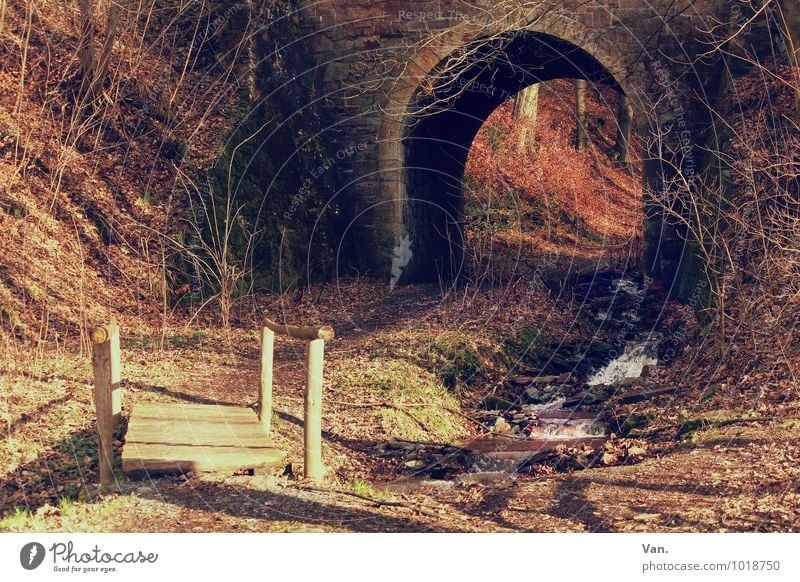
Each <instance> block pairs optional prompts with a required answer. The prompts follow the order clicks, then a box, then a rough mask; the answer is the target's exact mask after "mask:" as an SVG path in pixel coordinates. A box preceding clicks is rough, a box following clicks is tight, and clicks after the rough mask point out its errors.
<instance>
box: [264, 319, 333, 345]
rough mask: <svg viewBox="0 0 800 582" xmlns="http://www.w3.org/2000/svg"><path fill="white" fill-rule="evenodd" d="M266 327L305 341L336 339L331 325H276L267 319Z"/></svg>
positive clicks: (265, 321)
mask: <svg viewBox="0 0 800 582" xmlns="http://www.w3.org/2000/svg"><path fill="white" fill-rule="evenodd" d="M264 327H266V328H268V329H270V330H272V331H273V332H275V333H277V334H281V335H287V336H289V337H293V338H297V339H304V340H315V339H321V340H325V341H328V340H332V339H333V338H334V337H336V334H335V333H334V332H333V328H332V327H331V326H330V325H320V326H314V325H289V324H287V323H276V322H274V321H272V320H271V319H266V320H264Z"/></svg>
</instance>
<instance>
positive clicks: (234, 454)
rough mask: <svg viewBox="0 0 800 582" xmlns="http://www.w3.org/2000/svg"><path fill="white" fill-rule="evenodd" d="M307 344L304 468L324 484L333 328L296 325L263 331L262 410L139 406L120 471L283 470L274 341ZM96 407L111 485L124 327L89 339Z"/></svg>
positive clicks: (103, 467)
mask: <svg viewBox="0 0 800 582" xmlns="http://www.w3.org/2000/svg"><path fill="white" fill-rule="evenodd" d="M276 334H279V335H285V336H288V337H292V338H298V339H302V340H305V341H306V386H305V419H304V440H305V443H304V444H305V455H304V457H305V458H304V462H305V463H304V469H305V475H306V477H307V478H309V479H312V480H314V481H320V480H322V478H323V476H324V472H325V469H324V466H323V464H322V379H323V375H322V370H323V360H324V350H325V347H324V346H325V341H326V340H331V339H333V337H334V331H333V329H332V328H331V327H329V326H322V327H314V326H295V325H285V324H278V323H275V322H273V321H270V320H267V321H266V322H265V324H264V327H263V328H262V330H261V381H260V390H259V398H258V412H257V413H255V412H254V411H253V410H251V409H250V408H246V407H238V406H221V405H208V404H186V403H177V404H176V403H160V402H139V403H137V404H135V405H134V406H133V409H132V410H131V413H130V418H129V421H128V431H127V433H126V435H125V444H124V446H123V448H122V470H123V472H124V473H125V474H127V475H130V476H142V475H147V476H149V475H161V474H165V473H185V472H187V471H195V472H198V471H199V472H225V473H232V472H237V471H242V470H252V471H253V472H256V471H263V470H268V469H269V468H272V467H277V466H282V465H283V463H284V461H285V457H286V455H285V453H284V452H283V451H280V450H279V449H278V448H277V447H276V446H275V444H274V443H273V441H272V439H271V437H270V433H271V422H270V421H271V419H272V369H273V353H274V343H275V335H276ZM90 337H91V340H92V345H93V350H92V366H93V371H94V388H95V390H94V391H95V404H96V409H97V432H98V453H99V454H98V457H99V460H100V481H101V483H102V484H104V485H106V484H109V483H111V482H113V479H114V472H113V458H114V455H113V432H114V429H115V428H116V426H117V424H118V423H119V420H120V416H121V411H122V386H121V353H120V337H119V326H117V324H116V323H113V322H112V323H110V324H107V325H102V326H97V327H95V328H93V329H92V330H91V334H90Z"/></svg>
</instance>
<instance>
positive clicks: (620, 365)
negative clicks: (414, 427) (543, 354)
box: [395, 273, 663, 488]
mask: <svg viewBox="0 0 800 582" xmlns="http://www.w3.org/2000/svg"><path fill="white" fill-rule="evenodd" d="M578 288H579V289H581V288H582V289H583V290H584V293H585V294H584V296H583V297H579V299H582V301H583V305H584V306H585V307H586V313H587V314H588V316H589V317H591V318H593V319H594V321H595V322H596V323H597V324H598V334H597V335H598V337H599V336H601V335H602V337H603V338H604V339H605V341H600V340H597V342H596V343H597V346H599V349H597V347H596V346H594V345H590V346H589V347H588V348H587V347H583V346H562V345H559V347H558V350H559V351H563V352H564V353H565V356H561V354H559V353H558V351H557V352H556V353H554V354H553V356H552V357H551V361H550V362H548V364H547V366H550V367H545V369H543V370H523V372H524V373H523V374H520V375H518V376H515V377H512V378H510V379H509V382H508V386H509V390H510V391H513V392H510V393H513V394H518V395H519V396H518V397H517V398H515V399H514V402H513V405H510V406H507V407H506V408H505V409H499V408H495V409H492V410H485V411H483V412H482V415H481V416H480V420H481V422H482V423H483V424H484V425H485V426H487V427H488V428H489V429H490V430H491V432H490V433H489V434H486V435H482V436H479V437H477V438H473V439H470V440H468V441H466V442H463V443H457V444H456V445H453V446H449V447H440V448H436V447H431V446H430V445H428V446H425V445H422V446H420V445H415V444H411V443H399V446H400V447H402V448H403V449H404V451H405V453H406V455H405V458H407V459H408V460H406V461H405V465H406V467H407V468H408V469H409V471H410V473H411V475H409V477H410V480H408V481H407V480H405V479H403V480H402V481H401V482H399V483H397V484H396V487H395V488H402V487H414V486H418V485H422V486H425V485H428V486H436V487H447V486H450V485H452V484H455V483H459V482H496V481H502V480H503V479H504V478H509V477H512V476H513V475H514V474H516V473H517V472H519V471H521V470H523V469H525V468H526V467H528V466H530V465H532V464H535V463H537V462H541V461H542V460H544V459H546V458H548V457H551V456H552V454H553V453H554V452H556V451H559V450H565V449H569V450H571V451H575V450H587V451H592V450H598V449H599V448H600V447H602V445H603V444H604V443H605V442H606V441H607V440H608V436H607V435H608V432H609V431H608V427H607V426H605V424H604V423H603V422H602V420H601V417H602V410H603V407H604V405H605V402H606V401H607V400H608V399H609V398H611V397H612V396H615V395H617V394H618V393H627V391H629V390H631V389H633V388H634V387H633V385H634V384H636V381H635V380H633V379H635V378H640V377H641V376H642V375H643V374H645V375H646V374H647V373H648V372H649V369H648V367H653V366H655V365H656V364H657V361H658V357H657V354H658V345H659V342H661V341H662V339H663V336H662V334H660V333H658V332H653V331H651V330H652V329H653V327H654V322H655V320H656V318H657V316H658V313H657V312H656V311H654V310H653V309H652V307H650V305H649V304H648V303H647V302H646V290H645V289H643V288H642V286H641V285H639V284H638V283H636V282H635V281H631V280H628V279H622V278H619V277H617V276H614V274H613V273H606V274H599V275H594V278H593V280H592V281H591V282H590V283H589V284H586V285H584V286H583V287H581V286H580V284H579V285H578ZM594 343H595V342H593V344H594ZM619 350H621V353H619ZM544 372H548V374H544ZM509 398H510V397H509ZM496 400H497V401H498V402H503V400H500V399H496ZM465 469H466V471H465ZM434 481H438V482H436V483H434ZM414 483H416V485H414Z"/></svg>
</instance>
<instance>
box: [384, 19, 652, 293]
mask: <svg viewBox="0 0 800 582" xmlns="http://www.w3.org/2000/svg"><path fill="white" fill-rule="evenodd" d="M545 27H546V28H548V29H551V28H550V27H547V26H545ZM580 30H581V29H579V28H575V27H574V26H573V28H572V31H573V32H578V33H579V32H580ZM503 36H504V37H505V38H508V39H509V40H508V46H507V48H506V49H505V50H504V54H503V55H502V56H501V57H500V58H498V59H497V62H496V63H495V64H494V65H493V66H491V67H486V66H485V62H484V61H483V60H482V59H481V56H482V54H481V50H480V49H476V51H475V53H471V54H470V55H469V58H470V59H472V60H474V62H473V63H469V62H468V63H466V64H465V66H464V67H463V71H462V70H459V75H458V77H457V78H456V79H453V78H452V77H451V78H450V79H449V80H448V82H447V87H448V88H447V89H445V90H444V91H442V92H440V93H439V94H437V96H436V97H435V98H433V99H431V98H430V97H428V96H426V95H425V92H424V91H423V90H422V89H421V88H420V87H421V85H423V84H426V86H430V84H431V83H432V82H433V83H434V84H435V82H436V80H440V79H441V71H442V70H443V69H445V68H447V67H448V63H451V62H452V61H453V59H455V58H459V57H458V54H459V51H461V50H463V48H462V47H463V46H464V44H463V43H462V45H461V47H457V48H455V49H453V50H452V51H451V52H450V53H449V54H447V55H446V56H444V57H443V58H439V60H438V62H436V63H435V64H434V65H433V66H429V64H430V62H431V61H433V60H434V58H435V56H436V57H438V56H439V55H435V56H434V55H433V54H432V53H429V54H427V55H423V56H422V57H420V58H419V59H418V60H417V61H416V62H415V63H414V66H413V67H409V74H407V75H406V77H405V78H404V79H401V81H400V82H399V83H397V85H396V87H395V89H394V91H393V92H392V93H391V94H390V96H389V102H390V103H396V104H397V106H396V107H393V108H392V111H391V112H388V114H387V115H386V118H385V120H384V123H383V127H382V132H381V140H380V143H381V146H382V147H381V155H380V159H381V163H382V165H384V167H387V166H389V167H392V166H393V171H394V175H395V180H394V181H387V182H385V184H384V200H391V201H392V204H391V210H392V214H393V219H394V220H393V221H392V222H390V223H389V224H391V225H392V226H393V229H392V233H391V234H392V235H393V236H394V244H395V248H403V247H404V246H405V247H406V248H407V247H408V246H409V244H410V250H411V252H410V253H407V255H408V256H409V258H410V260H409V262H408V264H407V265H404V267H403V270H402V278H401V281H408V282H411V281H437V280H445V281H452V280H455V279H457V278H458V276H459V274H460V272H461V271H462V264H463V263H462V261H463V256H462V255H463V253H462V247H463V224H462V223H463V220H462V214H463V185H462V180H463V175H464V167H465V164H466V159H467V155H468V152H469V149H470V146H471V144H472V141H473V139H474V138H475V135H476V134H477V132H478V130H479V129H480V127H481V125H482V124H483V123H484V121H485V120H486V118H488V116H489V115H490V114H491V113H492V112H493V111H494V110H495V109H496V108H497V107H498V106H499V105H500V104H501V103H502V102H503V101H505V100H506V99H507V98H508V97H509V96H511V95H513V94H515V93H517V92H518V91H520V90H521V89H523V88H524V87H526V86H528V85H531V84H533V83H537V82H542V81H548V80H552V79H558V78H581V79H586V80H588V81H590V82H593V83H601V84H605V85H609V86H611V87H613V88H614V89H616V90H618V91H619V92H621V93H622V92H625V93H628V94H630V95H635V94H636V93H637V91H639V90H640V88H639V87H637V86H636V82H635V81H634V80H633V79H635V76H633V75H631V74H630V71H631V66H629V64H628V63H626V62H625V60H624V58H623V57H622V55H621V54H620V53H618V52H616V53H613V56H611V55H612V53H611V52H610V51H609V50H603V49H597V46H595V45H593V44H592V43H591V42H589V41H586V39H587V38H590V37H589V36H588V33H587V35H586V36H580V38H581V39H583V40H582V41H581V42H583V43H584V44H585V45H587V47H588V49H590V50H592V49H597V50H596V52H598V53H599V55H600V58H597V57H595V56H594V55H593V54H592V53H591V52H589V50H587V49H586V48H583V47H581V46H578V45H577V44H575V43H573V42H570V41H568V40H566V39H564V38H562V37H560V36H555V35H553V34H550V33H545V32H539V31H537V30H530V29H526V30H513V31H507V32H505V33H503ZM576 40H577V39H576ZM480 43H481V39H477V40H476V41H473V43H472V44H473V45H477V46H480ZM492 54H493V56H497V55H496V53H492ZM601 59H602V60H601ZM426 66H428V69H427V70H425V67H426ZM611 69H613V70H614V71H616V75H618V76H619V78H620V80H619V81H618V80H617V77H616V76H615V74H613V73H612V72H611ZM422 70H424V71H425V72H424V74H417V71H422ZM432 79H434V81H431V80H432ZM635 100H636V98H634V101H635ZM431 108H435V109H436V112H435V113H433V112H432V109H431ZM420 111H423V112H424V113H423V114H420V113H419V112H420ZM395 271H396V269H395ZM393 276H394V277H397V276H398V273H397V272H395V273H393Z"/></svg>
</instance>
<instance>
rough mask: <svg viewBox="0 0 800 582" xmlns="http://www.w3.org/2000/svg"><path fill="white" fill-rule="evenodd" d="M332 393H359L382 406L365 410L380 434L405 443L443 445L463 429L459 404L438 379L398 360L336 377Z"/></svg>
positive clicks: (372, 364)
mask: <svg viewBox="0 0 800 582" xmlns="http://www.w3.org/2000/svg"><path fill="white" fill-rule="evenodd" d="M334 390H335V391H337V392H338V391H340V392H342V393H345V394H353V393H355V394H359V395H360V398H361V399H363V400H365V401H369V402H382V403H385V406H376V407H374V408H366V409H365V414H371V415H374V416H375V417H376V418H375V421H377V424H379V425H380V427H381V429H382V431H383V433H384V434H385V435H386V436H389V437H397V438H403V439H408V440H435V441H441V442H446V441H450V440H453V439H455V438H458V437H459V436H462V435H463V434H464V433H465V431H466V427H465V424H464V420H463V418H462V417H461V416H460V415H459V414H458V412H454V411H458V410H459V407H460V405H459V402H458V400H457V399H456V398H455V397H454V396H453V395H452V394H451V393H450V391H449V390H447V388H446V387H445V386H444V385H443V384H442V383H441V381H440V380H439V378H437V377H436V376H435V375H433V374H432V373H431V372H429V371H427V370H425V369H423V368H421V367H420V366H418V365H414V364H410V363H409V362H407V361H402V360H391V359H389V360H387V359H384V360H373V361H371V362H369V363H368V364H367V365H366V366H358V367H356V366H353V367H352V369H350V370H348V371H346V372H345V373H344V374H342V375H340V377H339V380H338V381H337V383H336V385H335V386H334Z"/></svg>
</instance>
